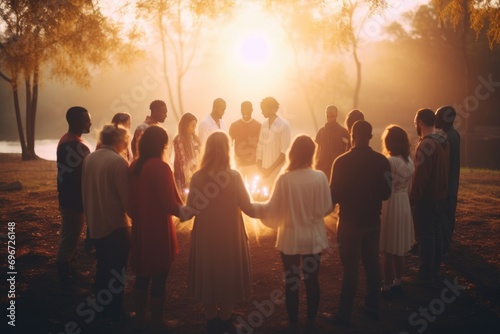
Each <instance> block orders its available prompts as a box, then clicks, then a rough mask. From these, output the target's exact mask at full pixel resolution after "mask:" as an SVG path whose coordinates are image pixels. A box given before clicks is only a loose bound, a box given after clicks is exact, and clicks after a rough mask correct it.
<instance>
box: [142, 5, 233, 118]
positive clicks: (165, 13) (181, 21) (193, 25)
mask: <svg viewBox="0 0 500 334" xmlns="http://www.w3.org/2000/svg"><path fill="white" fill-rule="evenodd" d="M233 5H234V1H233V0H211V1H204V0H188V1H186V0H140V1H138V3H137V13H138V16H139V17H142V18H145V19H147V20H149V21H150V22H152V25H153V27H154V28H155V30H156V31H157V32H158V33H159V38H160V43H161V50H162V62H163V74H164V78H165V83H166V85H167V90H168V96H169V101H170V106H171V109H172V112H173V114H174V116H175V118H176V119H177V120H179V119H180V117H181V116H182V114H183V113H184V98H183V82H184V77H185V75H186V73H187V72H188V71H189V70H190V69H191V66H192V62H193V59H194V57H195V56H196V55H197V54H199V53H200V51H201V45H200V38H201V35H202V33H203V32H208V31H209V30H210V29H209V26H208V25H209V23H210V22H212V20H214V19H216V18H218V17H219V16H221V15H223V14H224V13H227V12H229V11H230V10H231V9H232V8H233Z"/></svg>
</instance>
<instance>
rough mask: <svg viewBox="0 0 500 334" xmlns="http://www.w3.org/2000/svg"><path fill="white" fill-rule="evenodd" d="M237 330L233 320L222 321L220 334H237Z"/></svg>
mask: <svg viewBox="0 0 500 334" xmlns="http://www.w3.org/2000/svg"><path fill="white" fill-rule="evenodd" d="M236 332H237V328H236V326H235V325H234V323H233V319H232V318H229V319H227V320H222V319H220V333H222V334H236Z"/></svg>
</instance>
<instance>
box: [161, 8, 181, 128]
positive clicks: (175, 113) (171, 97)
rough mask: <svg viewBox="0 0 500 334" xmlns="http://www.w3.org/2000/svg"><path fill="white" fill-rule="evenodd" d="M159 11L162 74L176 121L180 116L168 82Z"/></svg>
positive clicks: (165, 50)
mask: <svg viewBox="0 0 500 334" xmlns="http://www.w3.org/2000/svg"><path fill="white" fill-rule="evenodd" d="M161 15H162V14H161V13H160V14H159V17H158V30H159V32H160V40H161V50H162V55H163V76H164V78H165V83H166V85H167V91H168V98H169V99H170V106H171V109H172V112H173V114H174V117H175V119H176V121H177V122H178V121H179V119H180V117H179V115H178V112H177V108H176V107H175V104H174V103H173V102H174V98H173V93H172V87H171V84H170V80H169V78H168V64H167V46H166V41H165V33H164V32H163V20H162V18H161Z"/></svg>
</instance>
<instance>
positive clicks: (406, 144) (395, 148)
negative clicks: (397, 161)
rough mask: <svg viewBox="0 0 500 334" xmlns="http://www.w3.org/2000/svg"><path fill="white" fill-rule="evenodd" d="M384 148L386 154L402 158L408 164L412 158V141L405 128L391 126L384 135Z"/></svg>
mask: <svg viewBox="0 0 500 334" xmlns="http://www.w3.org/2000/svg"><path fill="white" fill-rule="evenodd" d="M382 147H383V151H384V153H386V154H389V155H391V156H398V155H399V156H401V157H402V158H403V159H404V160H405V161H406V162H408V161H409V160H408V157H409V156H410V140H409V139H408V134H407V133H406V131H405V130H403V128H401V127H399V126H397V125H389V126H388V127H387V128H386V129H385V131H384V133H383V134H382Z"/></svg>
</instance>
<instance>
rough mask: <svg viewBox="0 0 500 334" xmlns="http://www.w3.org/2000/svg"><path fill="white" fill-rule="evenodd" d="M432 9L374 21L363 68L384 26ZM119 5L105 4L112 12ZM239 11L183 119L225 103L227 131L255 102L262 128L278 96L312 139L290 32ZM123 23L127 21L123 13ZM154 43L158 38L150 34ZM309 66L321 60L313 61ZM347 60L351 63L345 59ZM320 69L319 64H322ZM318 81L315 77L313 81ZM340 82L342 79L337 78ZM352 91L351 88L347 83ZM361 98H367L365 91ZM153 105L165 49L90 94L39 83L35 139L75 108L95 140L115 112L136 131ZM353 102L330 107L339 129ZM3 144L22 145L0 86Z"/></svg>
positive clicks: (250, 11)
mask: <svg viewBox="0 0 500 334" xmlns="http://www.w3.org/2000/svg"><path fill="white" fill-rule="evenodd" d="M425 2H427V1H389V3H390V7H389V8H388V9H387V10H386V11H385V12H383V13H381V14H379V15H376V16H374V17H372V18H371V19H370V20H369V21H368V22H367V24H366V25H365V27H364V28H363V30H362V32H361V36H362V40H363V42H364V43H365V44H362V45H361V50H360V53H361V54H363V57H365V58H363V59H362V61H366V60H367V57H369V56H370V47H371V43H370V42H371V41H373V40H378V39H380V36H381V34H380V31H381V28H382V27H383V25H384V24H385V23H386V21H387V20H393V19H395V18H396V17H397V16H398V15H400V13H402V12H405V11H406V10H409V9H411V8H414V7H415V6H417V5H418V4H421V3H425ZM118 3H120V2H119V1H108V5H109V4H111V5H110V6H109V7H110V8H114V6H116V5H117V4H118ZM238 3H239V5H240V6H239V7H238V10H237V11H236V12H235V14H234V17H233V19H232V20H230V21H228V22H226V23H225V25H224V26H218V27H217V34H216V36H214V37H212V38H211V39H210V40H206V41H204V43H203V44H202V45H201V46H200V50H199V51H200V52H199V57H197V58H195V60H194V62H193V67H192V69H191V70H190V71H189V72H188V74H187V75H186V78H185V85H184V91H183V95H184V103H185V111H186V112H192V113H193V114H195V115H196V116H197V117H198V119H201V118H203V117H204V116H205V115H206V114H208V113H210V111H211V106H212V101H213V100H214V99H215V98H218V97H222V98H224V99H225V100H226V101H227V110H226V114H225V115H224V121H225V122H226V123H227V124H229V123H231V122H232V121H234V120H236V119H238V118H239V117H240V113H239V110H240V103H241V102H242V101H244V100H250V101H251V102H252V103H253V105H254V117H255V118H256V119H257V120H259V121H262V120H263V117H262V115H261V113H260V108H259V103H260V101H261V100H262V99H263V98H264V97H265V96H274V97H276V98H277V100H278V101H279V102H280V105H281V107H280V113H281V115H282V116H283V117H285V118H287V119H288V120H289V122H290V123H291V124H292V128H293V132H294V133H299V132H305V133H308V134H310V135H312V136H313V135H314V134H315V133H316V130H317V129H315V128H314V126H313V123H312V120H311V117H310V115H309V112H308V111H307V104H306V101H305V100H304V97H303V96H302V94H301V92H300V90H298V89H297V87H298V86H297V77H296V73H295V72H294V71H293V70H291V69H293V61H294V59H293V56H292V51H291V48H290V46H289V45H288V44H287V43H286V39H285V32H284V31H283V28H282V27H281V26H280V24H279V22H277V21H276V20H275V19H274V18H273V17H271V16H270V15H269V14H266V13H264V12H263V11H262V10H261V9H260V8H259V6H258V5H257V4H258V3H259V1H247V2H238ZM120 15H121V16H120V18H121V19H125V20H128V18H129V16H127V15H124V14H123V12H121V13H120ZM151 35H152V36H149V37H154V33H151ZM310 57H311V58H310V62H311V65H316V67H314V71H317V68H321V67H320V66H317V65H318V64H315V62H317V61H318V59H319V57H318V56H317V55H310ZM344 59H349V58H344ZM319 65H321V64H319ZM345 69H346V72H347V75H348V76H350V77H351V78H352V77H353V76H354V68H353V67H352V64H346V65H345ZM309 74H312V75H314V73H309ZM339 75H340V74H339ZM349 84H350V85H352V82H351V83H349ZM362 94H363V90H362ZM154 99H162V100H165V101H166V102H167V106H169V105H170V101H169V98H168V95H167V93H166V85H165V82H164V78H163V69H162V62H161V53H160V46H159V43H158V42H155V43H153V44H151V45H149V47H148V58H147V59H143V60H141V61H138V62H137V63H135V64H134V65H133V66H131V67H130V68H128V69H125V68H120V69H111V70H107V71H105V72H102V73H98V74H96V76H95V77H94V78H93V81H92V86H91V88H90V89H89V90H84V89H82V88H79V87H76V86H74V85H71V84H66V85H63V84H58V83H54V82H51V81H49V80H47V79H43V80H42V85H41V88H40V95H39V103H38V115H37V132H36V135H37V138H40V139H44V138H59V137H60V135H61V134H62V133H64V132H65V131H66V130H67V125H66V121H65V119H64V115H65V112H66V110H67V109H68V108H69V107H70V106H73V105H82V106H84V107H86V108H87V109H88V110H89V111H90V113H91V115H92V118H93V124H94V125H93V133H92V134H90V135H88V136H93V137H96V136H97V132H98V130H99V129H100V128H101V127H102V125H104V124H105V123H107V122H109V121H110V120H111V118H112V116H113V115H114V113H116V112H129V113H130V114H131V115H132V128H135V126H136V125H137V124H139V123H140V122H142V121H143V119H144V118H145V116H146V115H147V114H149V110H148V105H149V103H150V102H151V101H152V100H154ZM350 101H351V96H345V97H343V98H341V99H337V100H335V101H333V100H330V101H328V100H325V102H324V106H326V105H327V104H331V103H332V104H337V105H338V107H339V109H340V116H339V121H340V122H343V120H344V116H345V114H346V113H347V112H348V111H349V110H350V105H349V103H350ZM318 109H319V110H318V111H317V112H316V115H317V117H318V119H319V125H322V124H323V123H324V117H323V110H324V107H323V106H321V107H319V108H318ZM0 113H1V115H0V140H2V139H9V140H16V139H17V131H16V122H15V116H14V109H13V104H12V96H11V93H10V88H9V86H8V85H6V83H5V82H4V81H2V82H1V83H0ZM165 127H166V128H167V130H168V131H169V133H170V134H171V135H174V134H176V133H177V122H176V120H175V119H174V117H173V114H172V113H170V114H169V116H168V118H167V121H166V124H165Z"/></svg>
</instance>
